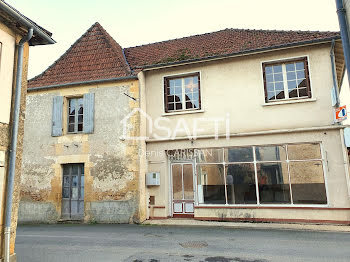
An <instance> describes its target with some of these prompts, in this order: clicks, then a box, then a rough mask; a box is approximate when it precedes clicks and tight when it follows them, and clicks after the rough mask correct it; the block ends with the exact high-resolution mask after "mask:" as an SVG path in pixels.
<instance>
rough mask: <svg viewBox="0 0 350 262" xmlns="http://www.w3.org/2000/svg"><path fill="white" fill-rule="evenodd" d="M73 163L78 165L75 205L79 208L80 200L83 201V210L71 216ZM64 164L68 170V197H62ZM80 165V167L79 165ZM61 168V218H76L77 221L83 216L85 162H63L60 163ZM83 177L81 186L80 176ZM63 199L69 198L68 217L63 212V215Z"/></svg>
mask: <svg viewBox="0 0 350 262" xmlns="http://www.w3.org/2000/svg"><path fill="white" fill-rule="evenodd" d="M74 165H78V174H77V176H78V181H77V182H78V186H77V188H78V199H77V200H76V201H77V205H78V208H79V204H80V202H83V212H82V214H81V216H80V215H76V216H74V217H72V182H73V181H72V176H73V174H72V170H73V166H74ZM64 166H68V167H69V169H70V171H69V199H67V198H65V199H64V198H63V189H64V187H65V186H64V176H65V175H64ZM79 166H80V167H79ZM61 168H62V169H61V170H62V173H61V174H62V175H61V177H62V184H61V185H62V189H61V194H62V199H61V220H78V221H81V220H83V219H84V217H85V163H65V164H62V165H61ZM82 176H83V177H84V185H83V186H82V185H81V177H82ZM82 188H84V189H83V190H84V196H83V197H82V198H81V189H82ZM64 200H66V201H67V200H69V211H70V213H69V217H68V216H67V215H66V214H65V215H63V201H64Z"/></svg>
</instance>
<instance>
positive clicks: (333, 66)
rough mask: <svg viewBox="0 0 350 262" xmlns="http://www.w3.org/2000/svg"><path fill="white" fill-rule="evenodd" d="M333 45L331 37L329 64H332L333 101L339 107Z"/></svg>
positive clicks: (333, 41)
mask: <svg viewBox="0 0 350 262" xmlns="http://www.w3.org/2000/svg"><path fill="white" fill-rule="evenodd" d="M334 46H335V40H334V39H333V40H332V46H331V51H330V56H331V65H332V78H333V88H334V94H335V101H336V102H335V105H334V106H335V107H339V105H340V99H339V90H338V84H337V73H336V71H335V62H334Z"/></svg>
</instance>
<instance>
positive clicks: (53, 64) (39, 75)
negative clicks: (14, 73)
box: [28, 22, 100, 82]
mask: <svg viewBox="0 0 350 262" xmlns="http://www.w3.org/2000/svg"><path fill="white" fill-rule="evenodd" d="M95 26H100V24H99V23H98V22H95V23H94V24H93V25H92V26H90V27H89V29H88V30H86V31H85V33H84V34H82V35H81V36H80V37H79V38H78V39H77V40H75V42H74V43H73V44H72V45H71V46H70V47H69V48H68V49H67V50H66V52H64V53H63V54H62V55H61V56H60V57H59V58H58V59H56V60H55V62H53V63H52V64H51V65H50V66H48V67H47V68H46V69H45V70H44V71H43V72H42V73H40V74H38V75H36V76H34V77H33V78H31V79H29V80H28V82H31V81H34V80H36V79H38V78H39V77H41V76H43V75H44V74H45V73H46V72H47V71H48V70H49V69H51V68H52V67H54V66H55V65H56V64H57V63H58V62H59V61H60V60H61V59H63V58H64V57H65V56H66V55H67V54H68V53H69V51H70V50H71V49H72V48H73V46H75V45H76V44H77V43H78V42H79V41H80V40H81V39H82V38H84V37H85V36H86V35H87V34H88V33H89V32H90V31H91V30H92V29H93V28H94V27H95Z"/></svg>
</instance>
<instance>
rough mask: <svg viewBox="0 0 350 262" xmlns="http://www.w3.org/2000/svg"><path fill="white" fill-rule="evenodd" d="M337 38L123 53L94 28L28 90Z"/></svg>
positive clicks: (177, 42) (311, 34)
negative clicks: (147, 68)
mask: <svg viewBox="0 0 350 262" xmlns="http://www.w3.org/2000/svg"><path fill="white" fill-rule="evenodd" d="M334 38H340V33H339V32H318V31H276V30H246V29H225V30H221V31H217V32H213V33H206V34H201V35H194V36H189V37H184V38H179V39H173V40H168V41H163V42H157V43H152V44H146V45H141V46H135V47H129V48H126V49H124V50H123V49H122V48H121V46H120V45H119V44H118V43H117V42H116V41H115V40H114V39H113V38H112V37H111V36H110V35H109V34H108V33H107V32H106V31H105V30H104V29H103V27H102V26H101V25H100V24H99V23H95V24H94V25H92V26H91V27H90V29H88V30H87V32H86V33H85V34H83V35H82V36H81V37H80V38H79V39H78V40H77V41H76V42H75V43H74V44H73V45H72V46H71V48H69V49H68V50H67V51H66V52H65V53H64V54H63V55H62V56H61V57H60V58H59V59H58V60H57V61H56V62H55V63H54V64H52V65H51V66H50V67H49V68H48V69H46V70H45V71H44V72H43V73H42V74H40V75H38V76H36V77H34V78H33V79H31V80H29V88H32V87H40V86H50V85H59V84H67V83H74V82H83V81H90V80H102V79H111V78H118V77H125V76H131V75H133V74H134V75H135V74H136V73H137V72H139V71H141V70H142V68H144V67H147V66H157V65H160V64H171V63H177V62H184V61H189V60H194V59H205V58H210V57H213V56H225V55H231V54H236V53H242V52H249V51H257V50H261V49H266V48H277V47H280V46H288V45H298V44H301V43H304V42H312V41H323V40H327V41H329V40H330V39H334ZM131 69H132V70H131Z"/></svg>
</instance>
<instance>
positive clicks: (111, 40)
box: [95, 22, 132, 74]
mask: <svg viewBox="0 0 350 262" xmlns="http://www.w3.org/2000/svg"><path fill="white" fill-rule="evenodd" d="M95 24H96V26H98V27H99V29H100V30H101V31H102V33H103V34H104V36H105V37H106V40H107V41H108V43H109V44H110V46H111V48H112V49H113V50H114V51H115V52H116V53H117V54H118V52H119V51H120V52H121V53H122V55H123V59H124V62H125V65H124V67H125V68H124V69H125V72H126V73H127V74H131V73H132V71H131V68H130V66H129V63H128V61H127V60H126V57H125V54H124V49H123V48H122V47H121V45H120V44H119V43H118V42H117V41H115V39H114V38H113V37H112V36H111V35H110V34H109V33H108V32H107V31H106V29H104V28H103V27H102V25H101V24H99V23H98V22H96V23H95ZM117 48H120V50H117Z"/></svg>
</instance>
